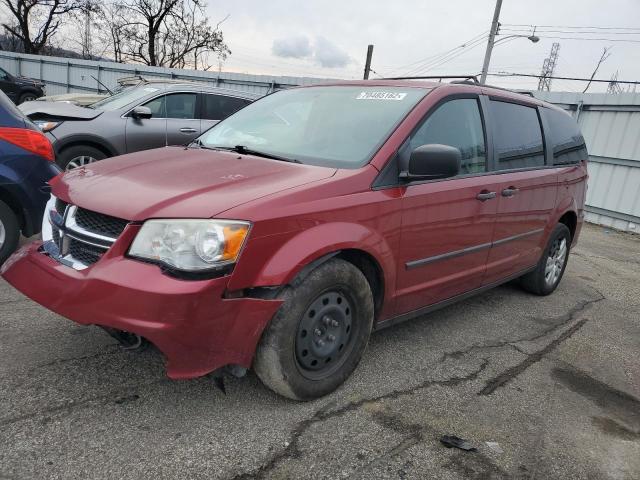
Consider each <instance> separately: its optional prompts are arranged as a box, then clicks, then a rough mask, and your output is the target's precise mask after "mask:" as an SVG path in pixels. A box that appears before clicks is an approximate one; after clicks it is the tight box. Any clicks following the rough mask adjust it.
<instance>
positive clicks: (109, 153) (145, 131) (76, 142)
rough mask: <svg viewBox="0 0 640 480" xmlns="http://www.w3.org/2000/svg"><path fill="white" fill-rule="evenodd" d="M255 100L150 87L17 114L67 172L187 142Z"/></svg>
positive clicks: (195, 87)
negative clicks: (44, 140)
mask: <svg viewBox="0 0 640 480" xmlns="http://www.w3.org/2000/svg"><path fill="white" fill-rule="evenodd" d="M258 97H259V95H257V94H253V93H248V92H239V91H235V90H228V89H222V88H215V87H209V86H207V85H204V84H198V83H193V82H191V83H184V82H183V83H177V82H165V83H160V82H154V83H150V84H148V83H145V84H141V85H138V86H136V87H131V88H128V89H126V90H124V91H122V92H120V93H117V94H115V95H112V96H110V97H107V98H105V99H104V100H100V101H99V102H97V103H94V104H92V105H89V106H88V107H80V106H77V105H71V104H68V103H57V102H30V103H27V104H24V105H22V106H21V109H22V111H23V112H24V113H25V114H26V115H27V116H28V117H29V118H30V119H31V120H33V121H34V122H35V123H36V125H38V126H40V128H41V129H42V130H43V131H44V132H46V135H47V136H48V137H49V139H50V140H51V142H52V143H53V147H54V149H55V151H56V158H57V162H58V165H60V167H62V168H64V169H67V170H71V169H73V168H77V167H80V166H83V165H87V164H89V163H92V162H95V161H96V160H102V159H104V158H108V157H113V156H115V155H122V154H124V153H131V152H137V151H140V150H147V149H149V148H158V147H163V146H167V145H184V144H187V143H190V142H191V141H192V140H194V139H195V138H196V137H197V136H199V135H200V134H201V133H202V132H204V131H205V130H207V129H209V128H210V127H212V126H213V125H215V124H216V123H217V122H218V121H220V120H222V119H224V118H226V117H228V116H229V115H231V114H232V113H234V112H236V111H237V110H240V109H241V108H243V107H244V106H245V105H247V104H249V103H251V102H252V101H253V100H255V99H256V98H258Z"/></svg>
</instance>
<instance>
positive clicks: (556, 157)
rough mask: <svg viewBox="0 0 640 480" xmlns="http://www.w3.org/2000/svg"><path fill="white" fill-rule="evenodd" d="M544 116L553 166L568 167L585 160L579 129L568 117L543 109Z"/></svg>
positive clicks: (583, 144) (584, 148)
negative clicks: (551, 148) (547, 128)
mask: <svg viewBox="0 0 640 480" xmlns="http://www.w3.org/2000/svg"><path fill="white" fill-rule="evenodd" d="M543 112H544V116H545V118H546V119H547V124H548V125H549V135H548V137H549V139H550V141H551V144H552V146H553V164H554V165H570V164H573V163H578V162H580V161H581V160H586V158H587V155H588V154H587V146H586V145H585V143H584V137H583V136H582V133H580V128H579V127H578V124H577V123H576V121H575V120H574V119H573V117H571V116H570V115H568V114H566V113H564V112H560V111H557V110H552V109H550V108H545V109H544V110H543Z"/></svg>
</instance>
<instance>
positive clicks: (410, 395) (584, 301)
mask: <svg viewBox="0 0 640 480" xmlns="http://www.w3.org/2000/svg"><path fill="white" fill-rule="evenodd" d="M639 259H640V237H638V236H632V235H626V234H621V233H615V232H609V231H607V230H606V229H604V228H601V227H595V226H585V228H584V230H583V233H582V236H581V238H580V244H579V246H578V248H577V249H576V250H575V251H574V252H572V255H571V258H570V261H569V267H568V269H567V272H566V274H565V277H564V279H563V281H562V283H561V285H560V287H559V289H558V290H557V291H556V293H555V294H553V295H552V296H550V297H545V298H540V297H535V296H532V295H529V294H527V293H525V292H523V291H522V290H520V289H519V288H518V287H517V285H516V284H513V283H511V284H507V285H504V286H502V287H498V288H496V289H494V290H492V291H490V292H488V293H485V294H483V295H481V296H477V297H474V298H471V299H469V300H466V301H464V302H461V303H458V304H456V305H453V306H451V307H448V308H446V309H444V310H441V311H439V312H435V313H433V314H430V315H427V316H425V317H423V318H420V319H416V320H414V321H410V322H407V323H403V324H400V325H397V326H394V327H391V328H389V329H386V330H382V331H380V332H376V333H374V334H373V335H372V338H371V342H370V346H369V348H368V350H367V352H366V353H365V357H364V359H363V361H362V363H361V365H360V367H359V368H358V369H357V370H356V372H355V374H354V375H353V376H352V378H351V379H350V380H349V381H348V382H347V383H346V384H345V385H344V386H343V387H342V388H340V389H339V390H338V391H337V392H335V393H334V394H332V395H329V396H327V397H325V398H322V399H320V400H317V401H314V402H310V403H295V402H292V401H289V400H286V399H283V398H280V397H278V396H276V395H275V394H273V393H271V392H270V391H268V390H267V389H266V388H264V387H263V386H262V385H261V384H260V382H259V381H258V380H257V378H256V377H255V375H253V374H252V373H249V375H248V376H247V377H245V378H242V379H228V380H227V395H226V396H225V395H223V394H222V393H221V392H220V391H218V390H217V389H216V388H215V387H214V382H213V380H212V379H211V378H201V379H197V380H191V381H179V382H174V381H171V380H168V379H166V378H165V377H164V370H163V363H162V358H161V357H160V356H159V355H158V354H157V353H156V352H155V351H153V350H146V351H143V352H138V353H136V352H127V351H123V350H121V349H120V348H119V347H118V346H117V345H116V344H115V343H114V340H113V339H111V337H109V336H108V335H106V334H105V333H103V332H102V331H101V330H99V329H98V328H95V327H80V326H78V325H75V324H73V323H72V322H70V321H67V320H64V319H62V318H60V317H58V316H57V315H55V314H52V313H50V312H48V311H47V310H45V309H44V308H42V307H40V306H38V305H36V304H34V303H33V302H31V301H29V300H28V299H26V298H25V297H23V296H22V295H20V294H19V293H17V292H16V291H14V290H13V289H12V288H11V287H9V285H7V284H6V283H4V282H3V281H0V347H1V348H0V478H10V479H23V478H24V479H29V478H38V479H40V478H60V479H75V478H78V479H90V478H101V479H105V478H119V479H120V478H122V479H125V478H127V479H128V478H131V479H138V478H194V479H195V478H207V479H211V478H214V479H217V478H220V479H253V478H265V479H269V478H296V479H297V478H330V479H334V478H354V479H359V478H390V479H410V478H438V479H467V478H472V479H503V478H522V479H525V478H526V479H555V478H558V479H560V478H561V479H572V478H576V479H637V478H640V354H639V352H640V261H639ZM444 434H452V435H457V436H459V437H463V438H465V439H467V440H469V441H470V442H471V443H472V444H473V445H474V446H476V447H477V448H478V451H477V452H464V451H461V450H457V449H447V448H445V447H444V446H443V445H442V444H440V442H439V441H438V439H439V437H440V436H442V435H444ZM485 442H497V443H498V444H499V447H500V448H499V449H495V448H491V447H490V446H488V445H487V444H486V443H485Z"/></svg>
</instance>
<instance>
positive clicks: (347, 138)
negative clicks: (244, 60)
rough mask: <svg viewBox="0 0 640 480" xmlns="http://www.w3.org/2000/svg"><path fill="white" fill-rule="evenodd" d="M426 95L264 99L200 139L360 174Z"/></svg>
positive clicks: (327, 90)
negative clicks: (363, 167) (354, 171)
mask: <svg viewBox="0 0 640 480" xmlns="http://www.w3.org/2000/svg"><path fill="white" fill-rule="evenodd" d="M427 92H428V89H424V88H416V87H387V86H357V85H353V86H351V85H349V86H327V87H323V86H318V87H307V88H296V89H291V90H283V91H280V92H277V93H274V94H272V95H267V96H266V97H263V98H261V99H260V100H257V101H255V102H253V103H251V104H249V105H247V106H246V107H245V108H243V109H242V110H240V111H239V112H237V113H236V114H234V115H232V116H230V117H228V118H227V119H225V120H223V121H221V122H220V123H218V124H217V125H215V126H214V127H213V128H212V129H210V130H209V131H207V132H206V133H205V134H204V135H203V136H202V137H200V139H199V140H200V143H201V144H202V145H203V146H205V147H209V148H215V147H218V148H233V147H235V146H238V145H241V146H244V147H246V148H248V149H252V150H258V151H260V152H264V153H268V154H272V155H278V156H281V157H286V158H290V159H294V160H297V161H299V162H302V163H307V164H311V165H320V166H327V167H337V168H359V167H362V166H363V165H365V164H366V163H367V162H369V161H370V160H371V157H372V156H373V155H374V154H375V152H376V151H377V150H378V149H379V148H380V146H381V145H382V144H383V143H384V142H385V141H386V140H387V138H388V137H389V135H390V134H391V133H392V132H393V130H394V129H395V128H396V127H397V125H398V124H399V123H400V122H401V121H402V120H403V119H404V117H405V116H406V115H407V113H409V111H410V110H411V109H412V108H413V107H415V105H416V104H417V103H418V102H419V101H420V100H421V99H422V98H423V97H424V96H425V95H426V94H427Z"/></svg>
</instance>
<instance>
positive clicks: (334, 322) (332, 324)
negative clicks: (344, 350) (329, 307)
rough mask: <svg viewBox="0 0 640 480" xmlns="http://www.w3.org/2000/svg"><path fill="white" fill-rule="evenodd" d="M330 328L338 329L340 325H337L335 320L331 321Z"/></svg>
mask: <svg viewBox="0 0 640 480" xmlns="http://www.w3.org/2000/svg"><path fill="white" fill-rule="evenodd" d="M331 326H332V327H334V328H335V327H339V326H340V324H339V323H338V321H337V320H331Z"/></svg>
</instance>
